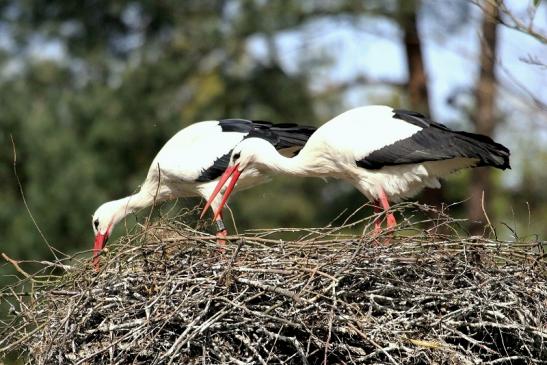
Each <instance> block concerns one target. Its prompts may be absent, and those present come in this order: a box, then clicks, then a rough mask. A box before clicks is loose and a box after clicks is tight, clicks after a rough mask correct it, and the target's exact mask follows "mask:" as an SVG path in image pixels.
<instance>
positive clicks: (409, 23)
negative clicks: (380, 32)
mask: <svg viewBox="0 0 547 365" xmlns="http://www.w3.org/2000/svg"><path fill="white" fill-rule="evenodd" d="M399 4H400V5H399V6H400V9H401V12H400V15H399V24H400V26H401V28H402V30H403V32H404V36H403V43H404V49H405V54H406V64H407V67H408V84H407V89H408V90H407V92H408V99H409V101H410V107H411V108H412V109H413V110H416V111H418V112H420V113H423V114H425V115H427V116H431V109H430V107H429V89H428V80H427V72H426V69H425V62H424V55H423V52H422V41H421V38H420V34H419V33H418V20H417V14H418V12H419V10H420V1H419V0H412V1H407V0H405V1H400V2H399ZM423 200H424V202H425V203H426V204H429V205H433V206H435V207H440V206H441V204H442V202H443V201H444V191H443V189H442V188H440V189H430V188H427V189H425V191H424V194H423Z"/></svg>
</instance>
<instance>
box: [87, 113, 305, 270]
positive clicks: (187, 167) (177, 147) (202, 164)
mask: <svg viewBox="0 0 547 365" xmlns="http://www.w3.org/2000/svg"><path fill="white" fill-rule="evenodd" d="M313 132H315V128H314V127H308V126H299V125H297V124H292V123H291V124H289V123H286V124H272V123H269V122H263V121H250V120H244V119H224V120H219V121H205V122H199V123H195V124H192V125H190V126H188V127H187V128H184V129H182V130H181V131H179V132H178V133H177V134H175V135H174V136H173V137H171V139H169V140H168V141H167V143H165V145H164V146H163V147H162V149H161V150H160V151H159V152H158V154H157V155H156V157H155V158H154V160H153V161H152V164H151V165H150V169H149V170H148V175H147V176H146V179H145V180H144V183H143V184H142V185H141V188H140V190H139V192H138V193H136V194H133V195H130V196H127V197H125V198H122V199H118V200H113V201H110V202H107V203H104V204H103V205H101V206H100V207H99V208H98V209H97V210H96V211H95V214H93V221H92V223H93V230H94V232H95V245H94V258H93V263H94V264H95V266H97V265H98V254H99V252H100V251H101V250H102V249H103V247H104V245H105V244H106V241H107V240H108V237H109V236H110V234H111V232H112V230H113V228H114V226H115V225H116V224H117V223H118V222H119V221H120V220H122V219H123V218H124V217H126V216H127V215H128V214H130V213H133V212H136V211H138V210H141V209H143V208H146V207H148V206H150V205H152V204H154V203H155V202H162V201H166V200H170V199H175V198H179V197H192V196H201V197H203V198H205V199H207V198H208V197H209V196H210V195H211V194H212V193H213V190H214V187H215V185H216V180H218V178H219V177H220V176H221V175H222V173H223V172H224V170H226V168H227V167H228V163H229V161H230V154H231V152H232V149H233V148H234V147H235V146H236V145H237V144H238V143H239V142H241V141H242V140H244V139H245V138H251V137H253V138H255V139H260V140H261V141H263V142H264V143H266V144H268V145H270V146H271V147H272V148H273V149H274V150H276V151H277V150H279V151H280V152H281V153H282V154H283V155H287V156H293V155H294V154H295V153H297V152H298V151H299V150H300V149H301V148H302V146H303V145H304V144H305V143H306V141H307V140H308V138H309V137H310V135H311V134H312V133H313ZM266 180H267V178H266V177H265V176H263V175H261V174H260V173H259V171H257V170H256V169H253V168H249V169H247V171H246V172H245V173H244V174H242V175H241V184H239V185H238V189H240V190H241V189H245V188H249V187H251V186H254V185H257V184H260V183H263V182H265V181H266ZM217 193H218V192H217ZM210 205H212V207H213V210H216V212H217V215H216V217H215V221H216V226H217V230H218V231H217V236H218V237H225V236H226V234H227V232H226V229H225V227H224V223H223V221H222V216H221V213H220V212H221V209H220V199H218V201H217V200H214V201H212V203H210Z"/></svg>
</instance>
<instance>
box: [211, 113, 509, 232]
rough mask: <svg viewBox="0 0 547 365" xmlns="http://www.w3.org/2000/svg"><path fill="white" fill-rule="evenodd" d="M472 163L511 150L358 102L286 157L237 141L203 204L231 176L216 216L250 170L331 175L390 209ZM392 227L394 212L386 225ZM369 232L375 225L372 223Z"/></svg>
mask: <svg viewBox="0 0 547 365" xmlns="http://www.w3.org/2000/svg"><path fill="white" fill-rule="evenodd" d="M476 166H493V167H495V168H499V169H502V170H505V169H506V168H510V166H509V150H508V149H507V148H506V147H504V146H503V145H501V144H499V143H496V142H494V141H493V140H492V139H491V138H489V137H487V136H484V135H480V134H474V133H468V132H463V131H453V130H451V129H449V128H447V127H446V126H444V125H442V124H439V123H436V122H433V121H431V120H429V119H428V118H426V117H425V116H423V115H422V114H420V113H416V112H412V111H407V110H402V109H393V108H391V107H388V106H380V105H377V106H376V105H375V106H364V107H359V108H355V109H352V110H349V111H347V112H345V113H342V114H340V115H339V116H337V117H335V118H334V119H332V120H330V121H328V122H327V123H325V124H324V125H322V126H321V127H320V128H318V129H317V131H316V132H315V133H314V134H313V135H312V136H311V137H310V139H309V140H308V142H307V143H306V145H305V146H304V148H303V149H302V150H301V151H300V152H299V153H298V155H296V156H295V157H292V158H287V157H284V156H281V155H280V154H279V153H277V152H276V151H275V149H274V148H272V146H271V145H269V144H268V143H265V142H264V141H261V140H259V139H256V138H249V139H246V140H244V141H242V142H241V143H240V144H239V145H238V146H237V147H235V148H234V150H233V151H232V156H231V160H230V167H228V168H227V169H226V171H225V173H224V174H223V176H222V177H221V179H220V181H219V182H218V185H217V187H216V188H215V191H214V192H213V195H211V197H210V198H209V201H208V202H207V205H206V208H207V207H208V206H209V203H210V202H211V201H212V200H213V199H215V198H216V195H217V193H218V191H219V190H220V188H221V187H222V186H224V184H225V183H226V181H227V180H228V178H229V177H230V176H232V179H231V181H230V184H229V185H228V187H227V188H226V190H225V192H224V196H223V200H222V202H221V204H220V206H218V208H217V210H216V212H215V217H217V215H218V214H219V212H220V211H221V209H222V207H223V206H224V204H225V203H226V200H227V199H228V197H229V195H230V193H231V191H232V189H233V187H234V185H235V183H236V182H237V179H238V177H239V175H240V174H241V173H242V172H244V171H246V170H247V169H249V168H253V169H257V170H258V171H259V172H269V171H271V172H274V173H280V174H286V175H294V176H315V177H334V178H338V179H342V180H346V181H348V182H349V183H351V184H353V185H354V186H355V187H356V188H357V189H358V190H359V191H360V192H361V193H362V194H363V195H365V196H366V197H367V198H368V199H369V200H370V201H372V202H374V205H375V207H376V208H375V211H376V212H380V211H381V209H380V207H381V208H383V209H384V210H386V211H387V210H388V209H389V201H392V202H398V201H400V200H402V199H404V198H409V197H411V196H413V195H415V194H417V193H418V192H419V191H420V190H421V189H422V188H424V187H431V188H439V187H440V183H439V178H441V177H444V176H446V175H448V174H449V173H452V172H454V171H456V170H460V169H463V168H468V167H476ZM395 224H396V220H395V217H394V215H393V214H392V213H388V215H387V225H388V227H390V228H391V227H393V226H395ZM375 230H376V231H379V230H380V222H379V221H378V220H376V222H375Z"/></svg>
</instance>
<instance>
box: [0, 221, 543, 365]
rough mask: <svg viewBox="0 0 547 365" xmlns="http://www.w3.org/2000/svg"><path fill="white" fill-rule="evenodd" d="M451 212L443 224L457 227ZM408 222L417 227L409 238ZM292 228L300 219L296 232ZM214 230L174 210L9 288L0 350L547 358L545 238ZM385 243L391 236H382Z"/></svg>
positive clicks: (225, 359)
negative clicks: (226, 238) (224, 237)
mask: <svg viewBox="0 0 547 365" xmlns="http://www.w3.org/2000/svg"><path fill="white" fill-rule="evenodd" d="M450 223H451V222H449V221H448V219H447V218H446V217H444V219H443V220H442V221H439V224H450ZM409 229H410V230H412V229H414V230H415V232H414V233H413V234H412V235H408V232H409ZM293 231H294V230H293ZM257 232H259V233H256V232H255V234H252V235H244V236H238V237H233V239H232V240H231V241H230V243H229V244H228V245H227V246H226V248H225V250H224V251H223V252H221V251H220V250H219V248H218V246H217V245H216V243H215V241H214V238H212V237H211V236H209V235H206V234H203V233H200V232H197V231H195V230H192V229H189V228H188V227H187V226H184V225H183V224H182V223H178V222H177V221H176V220H164V221H160V222H157V223H155V224H153V225H151V226H148V227H147V228H145V229H142V230H141V231H140V232H138V233H136V234H131V235H127V236H125V237H123V238H122V239H121V240H120V241H119V242H118V243H117V244H114V245H111V246H110V251H109V252H108V253H107V254H106V255H105V256H104V257H103V258H102V265H103V267H102V269H101V271H100V272H99V273H95V272H94V271H93V270H92V268H91V265H90V263H89V260H88V259H87V257H86V258H85V259H83V261H78V260H76V259H72V260H70V261H65V262H58V263H49V264H48V263H47V262H45V263H43V265H44V270H43V271H42V272H41V273H38V274H36V275H34V276H33V277H32V280H30V278H25V277H22V278H21V281H20V282H19V283H18V285H16V286H10V287H7V288H5V289H4V290H3V291H2V292H1V295H2V296H1V300H2V301H4V302H8V303H10V305H11V307H12V316H11V317H10V319H9V320H8V321H5V322H3V323H2V324H1V327H0V358H1V357H2V354H5V353H6V352H9V351H20V352H21V354H22V355H21V356H22V357H23V358H24V359H26V361H27V362H28V363H37V364H51V363H60V364H105V363H110V364H127V363H131V364H144V363H146V364H181V363H189V364H198V363H201V364H209V363H236V364H267V363H292V364H323V363H332V364H334V363H337V364H338V363H349V364H351V363H391V364H415V363H443V364H476V363H484V364H510V363H511V364H517V363H518V364H520V363H530V364H535V363H538V364H539V363H545V359H547V345H546V343H547V309H546V308H547V274H546V273H547V270H546V268H547V265H546V261H545V254H544V252H543V248H542V246H541V244H542V243H541V242H501V241H497V240H493V239H488V238H483V237H458V236H457V235H456V234H454V235H452V236H441V235H436V234H434V233H432V232H434V230H429V231H422V230H419V229H417V228H416V227H415V226H410V227H407V230H406V231H398V232H391V233H386V234H383V235H381V236H380V237H372V236H370V235H365V236H351V235H347V234H342V233H340V231H339V230H338V228H337V227H328V228H325V229H319V230H310V229H307V230H302V231H301V233H302V234H301V239H299V240H294V241H283V240H278V239H275V238H272V237H270V236H271V235H272V232H273V231H257ZM385 241H389V245H381V243H385Z"/></svg>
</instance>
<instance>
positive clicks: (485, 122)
mask: <svg viewBox="0 0 547 365" xmlns="http://www.w3.org/2000/svg"><path fill="white" fill-rule="evenodd" d="M498 16H499V9H498V6H497V5H496V4H495V3H494V2H490V1H486V2H485V4H484V16H483V21H482V39H481V53H480V67H481V68H480V74H479V79H478V81H477V85H476V88H475V101H476V105H475V111H474V115H473V123H474V124H475V130H476V132H477V133H480V134H485V135H488V136H491V135H492V133H493V132H494V128H495V123H496V120H495V115H494V109H495V96H496V95H495V94H496V75H495V66H496V45H497V35H496V25H497V24H496V19H497V18H498ZM490 172H491V171H490V169H488V168H484V167H483V168H476V169H473V170H472V172H471V185H470V191H469V195H470V200H469V202H468V217H469V220H470V221H471V225H470V232H471V233H472V234H482V233H483V232H484V221H485V216H484V212H483V210H484V211H486V212H488V211H489V209H488V204H487V203H488V197H489V195H488V194H489V193H490V192H491V187H492V181H491V174H490ZM483 194H484V204H483ZM483 205H484V206H483Z"/></svg>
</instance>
